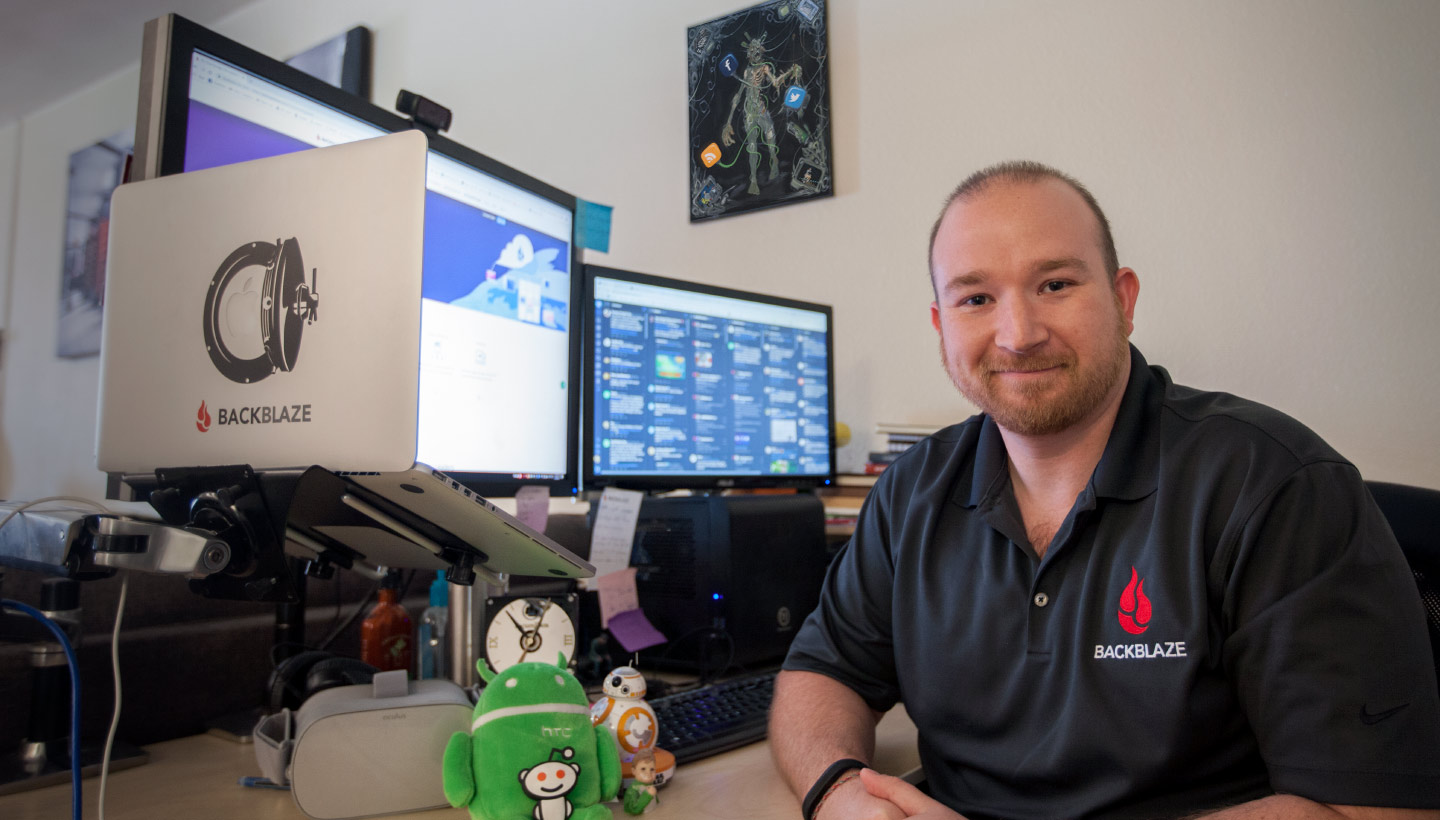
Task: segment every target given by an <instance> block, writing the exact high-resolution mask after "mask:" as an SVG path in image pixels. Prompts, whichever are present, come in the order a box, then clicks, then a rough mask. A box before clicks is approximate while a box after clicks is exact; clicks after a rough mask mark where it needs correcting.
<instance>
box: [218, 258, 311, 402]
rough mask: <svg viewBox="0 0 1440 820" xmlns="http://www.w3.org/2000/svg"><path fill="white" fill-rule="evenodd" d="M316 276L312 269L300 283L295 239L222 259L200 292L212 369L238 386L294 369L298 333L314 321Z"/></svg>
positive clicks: (302, 271)
mask: <svg viewBox="0 0 1440 820" xmlns="http://www.w3.org/2000/svg"><path fill="white" fill-rule="evenodd" d="M318 276H319V271H318V270H313V271H311V273H310V281H309V282H308V283H307V282H306V281H305V263H304V262H303V261H302V259H301V256H300V240H298V239H296V238H294V237H291V238H290V239H286V240H284V241H281V240H279V239H276V240H275V241H274V242H250V243H248V244H245V245H241V246H240V247H238V248H236V249H235V250H234V251H232V252H231V253H230V255H229V256H227V257H225V261H224V262H221V263H220V267H219V269H217V270H216V271H215V276H214V278H213V279H211V280H210V289H209V290H208V291H207V292H206V294H205V316H204V325H203V328H204V333H205V351H206V352H207V353H209V354H210V361H211V362H213V363H214V364H215V369H216V370H219V371H220V374H221V375H223V376H224V377H225V378H227V379H229V380H230V381H232V382H240V383H241V384H250V383H251V382H257V381H260V380H261V379H263V378H265V377H266V376H269V375H270V374H272V373H276V372H279V371H282V370H283V371H285V372H287V373H288V372H289V371H290V370H291V369H293V368H294V367H295V362H296V360H297V359H298V358H299V356H300V335H301V332H302V331H303V330H304V329H305V326H306V325H309V324H314V323H315V321H316V320H317V319H318V318H319V317H318V314H317V308H318V307H319V302H320V296H319V293H318V292H317V291H316V285H315V280H316V278H317V277H318ZM257 280H258V281H257Z"/></svg>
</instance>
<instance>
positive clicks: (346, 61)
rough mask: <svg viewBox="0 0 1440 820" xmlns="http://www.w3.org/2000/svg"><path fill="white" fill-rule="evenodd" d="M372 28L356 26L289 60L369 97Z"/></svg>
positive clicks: (344, 88)
mask: <svg viewBox="0 0 1440 820" xmlns="http://www.w3.org/2000/svg"><path fill="white" fill-rule="evenodd" d="M370 40H371V37H370V29H368V28H366V27H364V26H356V27H355V28H352V29H350V30H349V31H347V32H345V33H344V34H337V35H335V36H334V37H331V38H330V39H329V40H326V41H325V42H323V43H321V44H320V45H318V46H315V47H314V48H311V49H307V50H306V51H303V52H301V53H299V54H296V55H295V56H294V57H291V58H290V59H288V60H286V61H285V62H286V63H289V64H290V65H292V66H294V67H296V68H298V69H300V70H301V71H303V72H305V73H306V74H309V75H310V76H312V77H316V78H318V79H321V80H324V81H325V82H327V83H329V84H331V85H333V86H335V87H336V88H339V89H341V90H342V91H348V92H350V93H351V94H354V95H355V96H357V97H360V98H362V99H366V100H368V99H370Z"/></svg>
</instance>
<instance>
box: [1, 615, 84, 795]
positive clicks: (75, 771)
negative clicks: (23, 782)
mask: <svg viewBox="0 0 1440 820" xmlns="http://www.w3.org/2000/svg"><path fill="white" fill-rule="evenodd" d="M0 609H13V610H15V611H16V612H23V613H24V614H26V615H29V616H30V617H32V618H34V619H35V620H37V621H39V622H40V623H42V624H44V625H45V626H46V627H48V628H49V629H50V631H51V632H52V633H54V635H55V640H57V641H59V642H60V648H61V649H64V650H65V661H66V663H69V664H70V780H71V782H72V783H73V784H74V788H73V790H72V793H71V810H70V811H71V815H72V816H73V817H74V820H81V818H80V802H81V801H80V664H79V663H78V662H77V661H76V660H75V649H74V648H73V647H71V646H70V639H69V638H67V637H66V636H65V630H63V629H61V628H60V625H59V624H57V623H55V622H54V621H52V620H50V618H48V617H46V615H45V613H43V612H41V611H40V610H38V609H36V608H35V607H33V606H30V605H29V604H22V603H20V602H19V601H11V600H9V599H8V598H7V599H0Z"/></svg>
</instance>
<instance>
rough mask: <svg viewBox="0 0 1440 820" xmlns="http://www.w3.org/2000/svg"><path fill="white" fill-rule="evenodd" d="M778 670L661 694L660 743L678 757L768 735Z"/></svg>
mask: <svg viewBox="0 0 1440 820" xmlns="http://www.w3.org/2000/svg"><path fill="white" fill-rule="evenodd" d="M775 674H776V673H775V672H774V671H770V672H761V673H758V674H754V675H747V676H745V677H740V678H732V679H730V680H727V681H721V682H719V683H711V684H707V685H705V686H702V687H700V688H698V689H691V690H688V691H685V692H679V693H677V694H674V695H666V696H664V697H659V698H655V699H654V700H651V701H650V708H652V709H654V710H655V717H656V719H657V722H658V723H659V731H660V736H659V739H658V741H657V744H656V745H658V746H659V747H660V748H662V749H665V750H666V751H668V752H670V753H671V754H673V755H675V760H676V762H677V763H688V762H690V761H692V760H699V759H701V758H705V757H709V756H711V755H714V754H719V753H720V752H724V751H728V750H730V749H734V748H735V747H737V746H744V745H745V744H747V743H754V742H756V741H758V740H764V739H765V727H766V722H767V720H768V719H769V714H770V699H771V696H772V695H773V694H774V690H775Z"/></svg>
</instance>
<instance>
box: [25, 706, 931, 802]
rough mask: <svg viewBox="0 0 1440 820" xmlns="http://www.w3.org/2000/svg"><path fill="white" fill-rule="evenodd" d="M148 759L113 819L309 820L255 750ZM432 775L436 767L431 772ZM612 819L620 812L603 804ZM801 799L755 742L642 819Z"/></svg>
mask: <svg viewBox="0 0 1440 820" xmlns="http://www.w3.org/2000/svg"><path fill="white" fill-rule="evenodd" d="M146 749H147V751H149V752H150V762H149V763H147V764H145V765H143V766H138V767H136V768H134V769H127V770H125V771H120V772H112V773H111V774H110V784H109V786H108V787H107V795H106V801H105V802H106V809H105V816H106V817H107V818H113V820H154V818H161V817H163V818H176V820H192V819H194V820H198V819H199V818H204V819H205V820H212V818H213V820H227V818H233V819H234V820H242V819H243V820H270V818H274V819H275V820H306V817H305V814H304V813H303V812H301V811H300V809H299V808H298V807H296V805H295V801H294V800H292V799H291V797H290V793H289V792H287V791H276V790H274V789H251V788H244V787H242V786H239V785H237V780H238V779H239V778H240V777H243V776H245V775H255V774H258V773H259V768H258V767H257V766H256V765H255V749H254V747H253V746H250V745H249V744H239V743H235V742H233V741H229V740H224V739H221V738H218V737H214V736H211V735H196V736H194V737H187V738H182V739H180V740H172V741H169V742H166V743H157V744H155V745H153V746H148V747H146ZM919 766H920V758H919V753H918V752H917V750H916V748H915V726H914V724H913V723H911V722H910V717H909V715H907V714H905V711H904V708H903V707H896V708H895V709H894V710H892V711H891V712H890V713H889V714H887V715H886V716H885V718H884V719H883V720H882V721H881V722H880V727H879V731H878V733H877V738H876V748H875V767H876V768H877V769H879V770H880V771H883V772H887V773H889V774H905V773H908V772H911V771H913V770H915V769H918V768H919ZM437 776H438V773H437ZM83 788H84V798H85V816H86V817H87V818H93V817H97V816H98V811H97V808H96V806H97V801H98V799H99V793H100V782H99V780H98V778H89V779H86V780H85V781H84V784H83ZM610 806H611V808H612V809H613V811H614V814H615V817H616V818H617V820H619V818H625V817H628V816H629V815H626V814H625V813H624V812H623V811H622V810H621V809H620V808H619V805H618V804H616V803H611V804H610ZM69 816H70V786H69V784H68V783H67V784H66V785H64V786H51V787H48V788H45V789H37V790H35V791H31V792H23V793H20V794H12V795H6V796H4V797H0V817H3V818H6V820H64V818H68V817H69ZM396 816H397V817H403V818H411V819H412V820H468V818H469V813H468V812H467V811H466V810H465V809H450V808H445V809H434V810H431V811H426V812H412V813H409V814H403V815H396ZM799 816H800V804H799V801H798V800H796V798H795V797H794V796H793V795H791V794H790V790H789V789H787V788H786V787H785V784H784V782H783V781H782V780H781V779H780V776H779V774H777V773H776V772H775V770H774V767H773V764H772V763H771V761H770V744H769V743H763V742H762V743H753V744H751V745H749V746H745V747H742V748H739V749H735V750H734V751H730V752H726V753H725V754H721V755H716V756H715V757H710V758H706V759H705V760H701V761H698V762H696V763H691V764H689V765H686V766H682V767H680V769H679V771H678V772H677V773H676V776H675V779H674V780H673V781H672V782H671V783H669V784H667V785H666V786H665V787H664V788H662V789H661V790H660V798H659V805H658V806H656V807H655V808H654V809H652V810H650V811H648V812H646V813H645V815H644V817H645V820H691V818H702V819H703V818H713V820H765V818H776V820H780V819H781V818H783V819H784V820H794V819H795V818H798V817H799Z"/></svg>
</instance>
